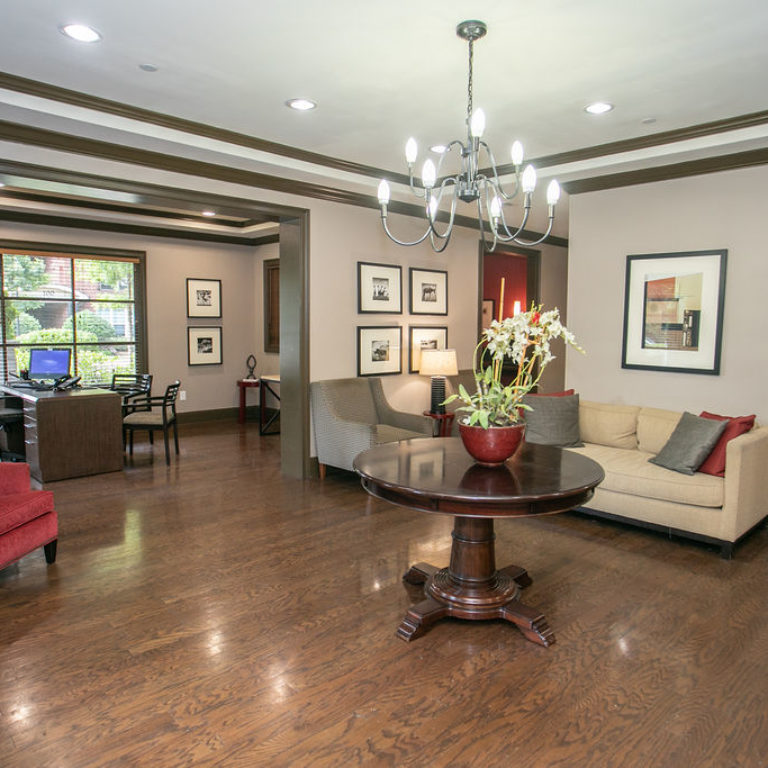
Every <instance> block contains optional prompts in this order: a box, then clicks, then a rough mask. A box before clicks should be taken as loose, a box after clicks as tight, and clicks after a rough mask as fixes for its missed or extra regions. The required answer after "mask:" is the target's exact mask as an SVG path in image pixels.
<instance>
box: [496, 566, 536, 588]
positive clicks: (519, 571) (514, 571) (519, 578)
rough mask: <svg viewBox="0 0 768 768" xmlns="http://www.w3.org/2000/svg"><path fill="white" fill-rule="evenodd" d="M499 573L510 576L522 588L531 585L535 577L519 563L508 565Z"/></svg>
mask: <svg viewBox="0 0 768 768" xmlns="http://www.w3.org/2000/svg"><path fill="white" fill-rule="evenodd" d="M499 573H504V574H506V575H507V576H509V578H510V579H512V581H514V582H515V583H516V584H517V586H518V587H520V588H521V589H525V588H526V587H530V586H531V584H533V579H532V578H531V577H530V576H529V575H528V571H526V570H525V568H522V567H521V566H519V565H508V566H507V567H506V568H502V569H501V570H500V571H499Z"/></svg>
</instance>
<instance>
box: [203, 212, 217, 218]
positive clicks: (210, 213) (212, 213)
mask: <svg viewBox="0 0 768 768" xmlns="http://www.w3.org/2000/svg"><path fill="white" fill-rule="evenodd" d="M215 215H216V211H203V216H208V217H211V216H215Z"/></svg>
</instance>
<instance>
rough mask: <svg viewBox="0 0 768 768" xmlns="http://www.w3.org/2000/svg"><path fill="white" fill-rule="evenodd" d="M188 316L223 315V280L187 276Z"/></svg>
mask: <svg viewBox="0 0 768 768" xmlns="http://www.w3.org/2000/svg"><path fill="white" fill-rule="evenodd" d="M187 317H221V280H201V279H199V278H197V277H188V278H187Z"/></svg>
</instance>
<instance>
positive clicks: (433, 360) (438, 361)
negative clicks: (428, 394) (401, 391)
mask: <svg viewBox="0 0 768 768" xmlns="http://www.w3.org/2000/svg"><path fill="white" fill-rule="evenodd" d="M458 372H459V366H458V363H457V361H456V350H455V349H424V350H422V352H421V364H420V366H419V373H420V374H422V375H423V376H455V375H456V374H457V373H458Z"/></svg>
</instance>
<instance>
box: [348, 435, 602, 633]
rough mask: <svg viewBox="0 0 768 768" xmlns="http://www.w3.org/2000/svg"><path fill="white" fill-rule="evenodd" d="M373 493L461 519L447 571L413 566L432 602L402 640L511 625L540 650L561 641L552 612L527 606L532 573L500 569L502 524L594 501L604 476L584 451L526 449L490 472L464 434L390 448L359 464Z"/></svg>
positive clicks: (407, 624)
mask: <svg viewBox="0 0 768 768" xmlns="http://www.w3.org/2000/svg"><path fill="white" fill-rule="evenodd" d="M354 468H355V471H356V472H357V473H358V474H359V475H360V477H361V480H362V485H363V488H365V490H366V491H368V493H370V494H371V495H372V496H376V497H378V498H381V499H385V500H386V501H390V502H392V503H393V504H398V505H399V506H403V507H410V508H411V509H417V510H421V511H423V512H437V513H441V514H450V515H454V526H453V544H452V547H451V560H450V565H449V566H448V567H447V568H437V567H436V566H434V565H429V564H428V563H417V564H416V565H413V566H411V568H410V569H409V570H408V572H407V573H406V574H405V576H403V580H404V581H406V582H407V583H409V584H423V585H424V594H425V598H426V599H425V600H423V601H422V602H420V603H417V604H416V605H414V606H412V607H411V608H410V609H409V610H408V612H407V613H406V615H405V618H404V619H403V621H402V623H401V624H400V626H399V628H398V630H397V634H398V636H399V637H401V638H402V639H403V640H413V639H414V638H416V637H418V636H419V635H422V634H424V632H425V631H426V630H427V629H428V628H429V627H430V626H431V625H432V624H433V623H434V622H436V621H437V620H438V619H441V618H443V617H444V616H455V617H457V618H460V619H505V620H507V621H510V622H512V623H513V624H515V625H517V627H519V629H520V630H521V631H522V633H523V635H524V636H525V637H526V638H527V639H528V640H531V641H533V642H534V643H538V644H539V645H545V646H546V645H551V644H552V643H554V642H555V636H554V633H553V632H552V630H551V629H550V628H549V625H548V624H547V620H546V619H545V618H544V616H543V615H542V613H541V612H540V611H538V610H536V609H534V608H530V607H529V606H527V605H524V604H523V603H521V602H520V601H519V600H518V597H519V595H520V590H521V589H523V588H525V587H527V586H529V585H530V584H531V583H532V582H531V578H530V576H528V573H527V571H526V570H525V568H522V567H521V566H519V565H508V566H507V567H506V568H502V569H500V570H496V553H495V546H494V540H495V535H494V532H493V523H494V519H496V518H504V517H527V516H529V515H549V514H554V513H556V512H564V511H566V510H568V509H572V508H573V507H577V506H580V505H582V504H584V503H585V502H587V501H588V500H589V499H591V498H592V495H593V493H594V488H595V486H596V485H598V484H599V483H601V482H602V481H603V477H604V474H603V469H602V467H601V466H600V465H599V464H598V463H597V462H595V461H592V460H591V459H588V458H587V457H586V456H580V455H579V454H577V453H572V452H570V451H564V450H562V449H560V448H554V447H552V446H548V445H531V444H529V443H525V444H524V445H523V447H522V448H521V449H520V450H519V451H518V452H517V454H516V455H515V456H513V457H512V458H511V459H510V460H509V461H508V462H507V463H506V464H504V465H503V466H501V467H482V466H480V465H479V464H476V463H475V461H474V459H472V458H471V457H470V455H469V454H468V453H467V452H466V450H464V446H463V445H462V443H461V440H460V439H459V438H457V437H438V438H418V439H413V440H405V441H402V442H400V443H385V444H383V445H378V446H376V447H374V448H370V449H369V450H367V451H363V452H362V453H361V454H359V455H358V456H357V457H356V458H355V461H354Z"/></svg>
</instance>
